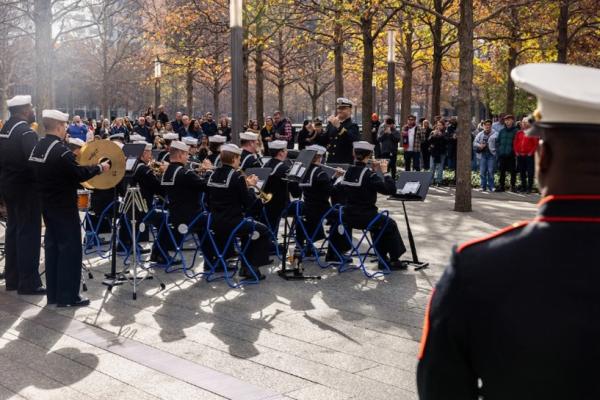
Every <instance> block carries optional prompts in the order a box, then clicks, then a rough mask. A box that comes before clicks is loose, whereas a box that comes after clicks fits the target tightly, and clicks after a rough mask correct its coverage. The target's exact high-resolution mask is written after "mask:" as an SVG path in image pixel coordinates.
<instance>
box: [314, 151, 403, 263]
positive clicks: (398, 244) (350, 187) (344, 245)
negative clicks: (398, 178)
mask: <svg viewBox="0 0 600 400" xmlns="http://www.w3.org/2000/svg"><path fill="white" fill-rule="evenodd" d="M353 146H354V158H355V162H354V165H352V166H351V167H350V168H348V170H347V171H346V173H345V174H344V176H343V178H342V180H341V181H340V182H339V184H338V185H339V189H340V190H341V191H342V192H343V196H344V197H345V198H346V204H345V205H344V209H343V222H344V224H345V225H346V226H347V228H349V229H352V228H357V229H365V228H367V226H368V225H369V223H370V222H371V221H372V220H373V218H375V216H377V213H378V208H377V205H376V203H377V193H381V194H386V195H392V194H394V193H396V182H395V181H394V179H393V178H392V176H391V175H390V174H389V173H387V172H386V173H385V175H384V173H383V172H382V171H387V160H383V161H381V162H379V161H376V160H371V164H372V169H370V168H369V167H368V165H367V164H368V163H369V161H370V159H371V156H372V155H373V149H374V148H375V145H373V144H371V143H368V142H364V141H359V142H354V144H353ZM383 226H385V230H384V231H383V232H382V233H381V237H380V239H379V242H378V244H377V246H376V249H377V251H378V252H379V254H380V255H381V257H385V261H386V263H387V265H388V266H389V268H390V269H393V270H399V269H406V264H404V263H402V262H401V261H400V256H402V254H404V252H405V251H406V247H405V246H404V242H403V241H402V238H401V237H400V232H399V231H398V225H396V221H394V220H393V219H392V218H390V217H385V216H382V217H380V219H379V220H378V222H377V223H376V224H374V225H373V227H372V229H371V235H372V237H377V236H378V235H379V234H380V232H381V229H382V228H383ZM350 236H352V235H351V233H350ZM332 240H333V243H334V245H335V246H336V248H337V249H338V251H339V250H342V251H346V250H349V249H350V244H349V243H348V241H347V239H346V238H345V236H343V237H342V238H341V239H340V235H332ZM335 258H336V257H335V256H334V255H333V254H332V253H331V249H330V250H329V251H328V254H327V257H326V260H327V261H335ZM338 261H339V260H338ZM379 268H380V269H383V266H382V265H381V264H380V265H379Z"/></svg>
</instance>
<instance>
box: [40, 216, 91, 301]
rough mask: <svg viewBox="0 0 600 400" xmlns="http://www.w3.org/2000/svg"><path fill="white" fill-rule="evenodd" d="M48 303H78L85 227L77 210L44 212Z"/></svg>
mask: <svg viewBox="0 0 600 400" xmlns="http://www.w3.org/2000/svg"><path fill="white" fill-rule="evenodd" d="M43 216H44V223H45V224H46V236H45V241H44V252H45V255H46V286H47V295H48V302H49V303H54V302H57V303H59V304H70V303H74V302H75V301H76V300H77V297H78V296H79V285H80V284H81V261H82V255H81V226H80V221H79V215H78V211H77V208H50V207H45V208H44V210H43Z"/></svg>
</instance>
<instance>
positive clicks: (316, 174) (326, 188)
mask: <svg viewBox="0 0 600 400" xmlns="http://www.w3.org/2000/svg"><path fill="white" fill-rule="evenodd" d="M306 150H312V151H314V152H315V156H314V158H313V160H312V163H311V164H310V166H309V167H308V170H307V171H306V174H305V175H304V178H303V179H302V182H300V183H299V187H300V190H301V191H302V200H303V202H304V206H303V208H302V223H303V225H304V228H305V229H306V233H307V234H308V235H309V236H310V235H313V233H315V231H316V234H315V236H314V237H313V240H314V241H317V240H321V239H324V238H325V232H324V231H323V227H322V226H319V223H320V222H321V218H323V215H325V213H326V212H327V211H328V210H329V209H330V208H331V203H330V200H329V198H330V197H331V193H332V191H333V182H334V180H335V179H336V178H338V177H340V176H342V175H343V174H344V171H343V170H342V169H338V170H337V171H336V172H335V173H334V175H333V176H332V177H331V178H330V177H329V175H328V174H327V173H326V172H325V171H324V170H323V167H322V166H321V161H322V160H323V156H324V154H325V151H326V149H325V147H323V146H319V145H316V144H313V145H311V146H307V147H306ZM333 215H334V214H331V216H332V217H333ZM317 229H318V231H317ZM296 234H297V236H298V237H297V239H298V243H299V244H300V245H301V246H303V245H304V241H305V238H304V236H305V234H304V231H303V230H302V229H301V228H297V229H296Z"/></svg>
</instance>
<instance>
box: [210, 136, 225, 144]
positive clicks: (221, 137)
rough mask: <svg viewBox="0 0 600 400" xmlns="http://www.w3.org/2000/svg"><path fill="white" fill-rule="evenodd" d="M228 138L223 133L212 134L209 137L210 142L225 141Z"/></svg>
mask: <svg viewBox="0 0 600 400" xmlns="http://www.w3.org/2000/svg"><path fill="white" fill-rule="evenodd" d="M226 141H227V138H226V137H225V136H222V135H212V136H209V137H208V143H225V142H226Z"/></svg>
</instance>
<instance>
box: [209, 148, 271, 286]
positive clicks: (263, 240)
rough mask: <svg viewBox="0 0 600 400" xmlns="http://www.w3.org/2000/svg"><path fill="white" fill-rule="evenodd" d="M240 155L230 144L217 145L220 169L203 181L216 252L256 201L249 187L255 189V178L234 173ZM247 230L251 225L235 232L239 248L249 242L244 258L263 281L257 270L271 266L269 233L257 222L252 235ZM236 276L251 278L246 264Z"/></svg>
mask: <svg viewBox="0 0 600 400" xmlns="http://www.w3.org/2000/svg"><path fill="white" fill-rule="evenodd" d="M241 153H242V150H241V149H240V148H239V147H237V146H236V145H234V144H224V145H223V146H221V163H222V166H221V167H219V168H216V169H215V170H214V171H213V172H212V174H210V176H209V178H208V182H207V186H208V204H209V210H210V213H211V215H212V225H211V226H212V230H213V231H214V233H215V241H216V243H217V245H218V246H219V248H220V250H222V247H223V246H224V245H225V243H226V241H227V238H228V237H229V235H230V234H231V232H232V231H233V230H234V229H235V227H236V226H238V224H239V223H240V222H242V220H244V214H245V213H247V212H248V210H250V208H251V207H252V206H253V205H254V204H255V203H256V202H257V196H256V193H255V191H254V189H252V188H253V187H256V184H257V182H258V178H257V177H256V176H255V175H251V176H249V177H244V175H242V173H240V172H239V171H238V170H237V169H238V168H239V165H240V155H241ZM251 228H252V225H251V223H248V224H245V225H244V226H242V227H241V228H240V230H238V237H240V238H241V239H242V249H243V248H244V247H245V246H246V244H247V243H248V241H250V243H249V244H248V249H247V251H246V258H247V260H248V262H249V263H250V265H251V266H252V267H253V269H254V270H255V271H256V273H257V275H258V277H259V279H264V278H265V276H264V275H263V274H262V273H261V272H260V271H259V267H261V266H264V265H269V264H270V263H271V260H270V259H269V241H270V240H269V233H268V232H269V231H268V229H267V227H266V226H265V225H263V224H261V223H260V222H256V226H255V229H256V232H255V234H254V235H252V234H251ZM257 235H258V237H257ZM229 250H230V249H228V251H229ZM239 275H240V277H242V278H253V277H254V276H253V275H252V273H251V272H250V271H249V270H248V266H247V265H242V268H241V270H240V274H239Z"/></svg>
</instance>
